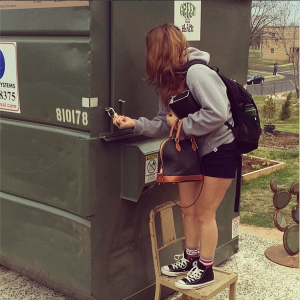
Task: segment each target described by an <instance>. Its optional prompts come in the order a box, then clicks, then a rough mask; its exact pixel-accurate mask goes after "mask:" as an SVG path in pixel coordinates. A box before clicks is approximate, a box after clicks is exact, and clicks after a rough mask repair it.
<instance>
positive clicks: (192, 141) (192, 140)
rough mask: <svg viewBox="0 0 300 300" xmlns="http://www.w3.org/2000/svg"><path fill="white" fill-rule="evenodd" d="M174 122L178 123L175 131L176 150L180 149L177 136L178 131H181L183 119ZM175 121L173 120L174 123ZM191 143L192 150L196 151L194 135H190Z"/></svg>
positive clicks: (178, 134)
mask: <svg viewBox="0 0 300 300" xmlns="http://www.w3.org/2000/svg"><path fill="white" fill-rule="evenodd" d="M176 122H177V124H178V127H177V132H176V137H175V143H176V149H177V151H180V150H181V147H180V144H179V137H180V131H181V128H182V123H183V119H181V120H178V121H176ZM176 122H174V123H175V124H176ZM173 125H174V124H173ZM172 127H173V126H172ZM191 143H192V149H193V150H194V151H197V144H196V140H195V136H194V135H191Z"/></svg>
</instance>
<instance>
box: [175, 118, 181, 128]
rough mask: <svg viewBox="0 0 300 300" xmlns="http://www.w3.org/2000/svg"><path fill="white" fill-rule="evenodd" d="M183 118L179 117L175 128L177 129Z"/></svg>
mask: <svg viewBox="0 0 300 300" xmlns="http://www.w3.org/2000/svg"><path fill="white" fill-rule="evenodd" d="M181 121H182V120H181V119H178V120H177V121H175V122H176V124H175V129H176V130H177V129H178V126H179V123H180V122H181Z"/></svg>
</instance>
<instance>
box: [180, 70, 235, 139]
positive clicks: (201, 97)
mask: <svg viewBox="0 0 300 300" xmlns="http://www.w3.org/2000/svg"><path fill="white" fill-rule="evenodd" d="M187 85H188V87H189V89H190V90H191V92H192V94H193V96H194V98H195V99H196V100H197V101H198V102H199V103H200V105H201V109H200V110H199V111H197V112H196V113H194V114H189V115H188V117H187V118H184V119H183V125H182V126H183V130H184V132H185V134H187V135H192V134H193V135H196V136H203V135H206V134H208V133H210V132H212V131H214V130H215V129H217V128H219V127H221V126H222V125H223V124H224V122H226V121H227V120H228V117H229V112H230V105H229V100H228V98H227V94H226V86H225V85H224V83H223V82H222V80H221V78H220V77H219V76H218V74H217V73H216V72H215V71H213V70H211V69H209V68H208V67H206V66H203V65H194V66H192V67H191V68H190V69H189V71H188V73H187Z"/></svg>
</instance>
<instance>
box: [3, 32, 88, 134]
mask: <svg viewBox="0 0 300 300" xmlns="http://www.w3.org/2000/svg"><path fill="white" fill-rule="evenodd" d="M1 40H2V41H10V42H16V45H17V46H16V48H17V68H18V69H17V73H18V81H19V99H20V110H21V113H20V114H17V113H13V114H12V113H11V112H6V111H1V117H7V118H13V119H21V120H26V121H29V122H37V123H42V124H51V125H56V126H61V127H69V128H76V129H79V130H83V131H89V127H90V124H89V113H90V109H89V108H87V107H83V105H82V98H87V97H90V88H89V83H90V74H89V64H90V62H89V60H90V58H89V49H90V46H89V39H88V38H69V37H68V38H66V37H64V38H61V37H55V38H54V37H51V38H49V37H38V38H36V37H26V38H25V37H9V38H8V37H5V38H2V39H1Z"/></svg>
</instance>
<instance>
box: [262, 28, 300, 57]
mask: <svg viewBox="0 0 300 300" xmlns="http://www.w3.org/2000/svg"><path fill="white" fill-rule="evenodd" d="M261 57H263V58H264V59H270V60H274V61H289V62H294V61H295V60H297V61H299V59H295V58H296V57H298V58H299V27H298V26H288V27H265V28H264V29H263V34H262V37H261Z"/></svg>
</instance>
